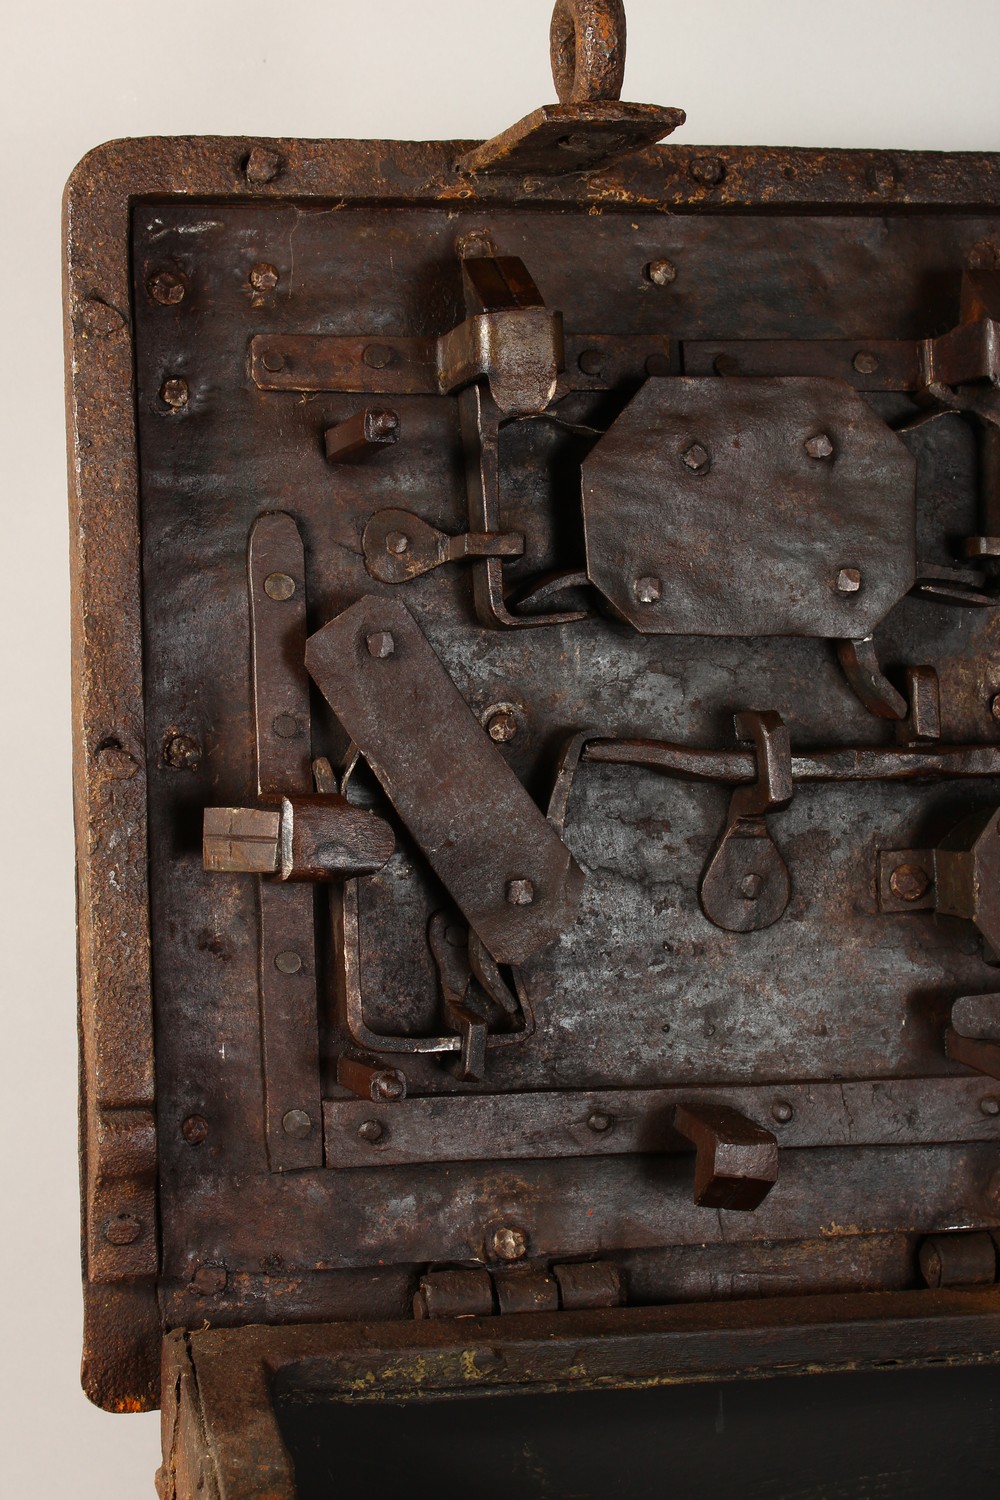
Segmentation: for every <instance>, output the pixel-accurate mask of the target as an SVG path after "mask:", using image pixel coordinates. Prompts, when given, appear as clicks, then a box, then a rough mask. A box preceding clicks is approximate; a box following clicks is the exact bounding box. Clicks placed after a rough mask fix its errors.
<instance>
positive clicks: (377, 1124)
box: [358, 1120, 385, 1146]
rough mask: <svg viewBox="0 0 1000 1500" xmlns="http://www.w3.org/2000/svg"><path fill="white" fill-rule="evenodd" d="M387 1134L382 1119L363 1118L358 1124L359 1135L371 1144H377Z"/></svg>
mask: <svg viewBox="0 0 1000 1500" xmlns="http://www.w3.org/2000/svg"><path fill="white" fill-rule="evenodd" d="M384 1134H385V1130H384V1127H383V1125H382V1121H381V1120H362V1122H361V1124H360V1125H359V1126H358V1135H359V1136H360V1137H361V1139H362V1140H363V1141H367V1142H368V1144H369V1145H370V1146H374V1145H376V1144H377V1143H378V1142H379V1141H380V1140H381V1139H382V1136H383V1135H384Z"/></svg>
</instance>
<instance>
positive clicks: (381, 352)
mask: <svg viewBox="0 0 1000 1500" xmlns="http://www.w3.org/2000/svg"><path fill="white" fill-rule="evenodd" d="M362 358H363V359H364V362H365V364H366V365H368V367H369V369H372V370H384V369H385V367H386V365H390V364H392V350H391V349H390V348H389V346H388V344H369V345H368V348H367V349H366V350H365V352H364V355H363V356H362Z"/></svg>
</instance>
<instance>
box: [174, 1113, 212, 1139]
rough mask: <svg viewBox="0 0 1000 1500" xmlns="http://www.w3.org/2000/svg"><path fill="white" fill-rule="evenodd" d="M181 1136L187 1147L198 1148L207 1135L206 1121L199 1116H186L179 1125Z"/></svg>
mask: <svg viewBox="0 0 1000 1500" xmlns="http://www.w3.org/2000/svg"><path fill="white" fill-rule="evenodd" d="M181 1135H182V1136H183V1137H184V1139H185V1140H186V1141H187V1143H188V1145H189V1146H200V1145H201V1143H202V1141H203V1140H205V1139H206V1137H207V1135H208V1121H207V1120H206V1119H204V1118H203V1116H201V1115H188V1117H187V1119H186V1120H185V1121H184V1123H183V1124H182V1125H181Z"/></svg>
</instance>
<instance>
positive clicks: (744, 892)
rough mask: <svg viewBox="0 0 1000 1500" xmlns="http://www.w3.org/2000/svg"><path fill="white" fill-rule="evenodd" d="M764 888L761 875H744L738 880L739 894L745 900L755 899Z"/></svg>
mask: <svg viewBox="0 0 1000 1500" xmlns="http://www.w3.org/2000/svg"><path fill="white" fill-rule="evenodd" d="M763 889H764V879H763V876H761V875H754V874H751V875H744V877H743V879H742V880H741V881H740V895H741V896H744V897H745V898H746V900H747V901H756V900H757V897H758V896H759V895H760V893H761V891H762V890H763Z"/></svg>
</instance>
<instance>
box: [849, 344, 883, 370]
mask: <svg viewBox="0 0 1000 1500" xmlns="http://www.w3.org/2000/svg"><path fill="white" fill-rule="evenodd" d="M851 363H852V364H853V365H854V368H855V369H856V370H857V372H858V374H859V375H874V374H875V371H876V370H877V369H878V355H877V354H871V353H870V352H869V351H868V350H867V349H862V350H861V351H860V352H859V353H858V354H856V355H855V356H854V359H853V360H852V361H851Z"/></svg>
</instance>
